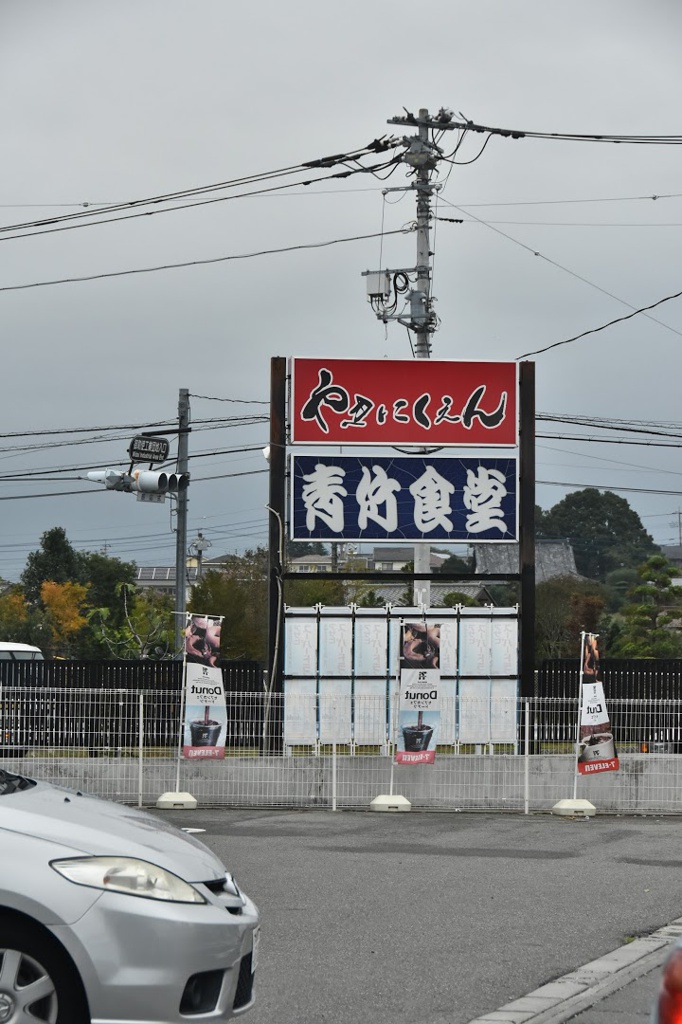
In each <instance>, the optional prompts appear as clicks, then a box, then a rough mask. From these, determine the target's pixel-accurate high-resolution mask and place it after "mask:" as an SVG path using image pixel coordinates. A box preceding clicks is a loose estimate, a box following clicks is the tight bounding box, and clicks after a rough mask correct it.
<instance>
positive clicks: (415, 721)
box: [395, 621, 441, 764]
mask: <svg viewBox="0 0 682 1024" xmlns="http://www.w3.org/2000/svg"><path fill="white" fill-rule="evenodd" d="M440 633H441V627H440V625H439V624H438V625H436V624H433V625H427V624H426V622H424V621H422V622H405V621H404V622H403V623H402V625H401V630H400V681H399V691H398V693H399V696H398V721H397V726H396V733H397V736H396V751H395V762H396V764H433V763H434V761H435V759H436V744H437V742H438V727H439V725H440V716H441V709H440Z"/></svg>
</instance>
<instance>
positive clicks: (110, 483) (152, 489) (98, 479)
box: [88, 469, 189, 494]
mask: <svg viewBox="0 0 682 1024" xmlns="http://www.w3.org/2000/svg"><path fill="white" fill-rule="evenodd" d="M88 480H93V481H94V482H95V483H97V484H104V486H105V487H106V488H107V489H108V490H110V491H128V493H132V492H133V491H137V492H139V493H141V494H166V493H167V492H170V493H171V494H177V493H178V491H185V490H187V487H188V485H189V473H164V472H159V473H156V472H153V471H152V470H148V469H136V470H134V472H133V473H132V474H129V473H121V472H120V470H117V469H98V470H93V471H91V472H89V473H88Z"/></svg>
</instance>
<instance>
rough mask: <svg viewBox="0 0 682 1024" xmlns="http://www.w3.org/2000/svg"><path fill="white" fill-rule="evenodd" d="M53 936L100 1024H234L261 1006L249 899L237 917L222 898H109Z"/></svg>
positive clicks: (254, 925)
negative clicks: (186, 900)
mask: <svg viewBox="0 0 682 1024" xmlns="http://www.w3.org/2000/svg"><path fill="white" fill-rule="evenodd" d="M242 895H244V894H242ZM52 930H53V932H54V934H55V936H56V937H57V938H58V939H59V941H60V942H61V943H62V945H64V946H65V947H66V949H67V950H68V952H69V953H70V955H71V957H72V959H73V961H74V963H75V964H76V967H77V968H78V970H79V972H80V975H81V978H82V980H83V985H84V987H85V991H86V995H87V998H88V1003H89V1007H90V1014H91V1018H92V1024H188V1022H191V1021H192V1020H193V1019H197V1018H198V1019H200V1020H201V1021H210V1022H213V1021H226V1020H229V1019H230V1018H231V1017H233V1016H235V1015H237V1014H241V1013H244V1012H245V1011H246V1010H248V1009H249V1008H250V1007H251V1006H252V1005H253V1001H254V988H253V981H254V972H255V958H256V955H255V951H254V945H255V942H256V941H257V938H258V935H259V917H258V910H257V908H256V907H255V905H254V904H253V903H252V902H251V900H249V899H248V897H246V896H244V907H243V909H242V912H241V913H240V914H238V915H236V914H233V913H230V912H229V911H228V910H227V908H226V906H225V905H223V904H221V902H220V900H219V898H215V899H212V900H211V901H210V902H208V903H206V904H196V903H193V904H188V903H165V902H163V901H159V900H150V899H143V898H139V897H135V896H128V895H123V894H119V893H114V892H106V893H102V895H101V896H100V897H99V899H97V901H96V902H95V903H94V904H93V906H92V907H91V908H90V909H89V910H88V911H87V912H86V913H85V914H84V915H83V916H82V917H81V918H80V919H79V920H78V921H77V922H76V923H75V924H71V925H68V926H56V927H53V929H52ZM254 935H255V936H256V938H255V939H254ZM188 985H191V986H192V991H191V992H189V991H188ZM188 998H189V1004H188ZM183 1000H184V1006H183V1008H182V1011H181V1004H183ZM197 1000H198V1001H197ZM192 1001H193V1002H192ZM190 1004H191V1005H190ZM192 1006H194V1009H192ZM197 1006H198V1007H199V1008H198V1009H197V1008H196V1007H197Z"/></svg>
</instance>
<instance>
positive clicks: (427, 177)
mask: <svg viewBox="0 0 682 1024" xmlns="http://www.w3.org/2000/svg"><path fill="white" fill-rule="evenodd" d="M451 119H452V114H451V113H450V112H449V111H445V110H440V111H439V113H438V115H437V117H436V118H431V117H430V116H429V112H428V110H426V109H423V108H422V109H421V110H420V111H419V116H418V117H417V118H415V117H414V116H413V115H412V114H407V116H406V117H394V118H391V119H390V120H389V122H388V123H389V124H398V125H412V126H416V127H417V129H418V134H417V135H414V136H411V137H409V138H404V139H403V143H404V145H405V146H406V151H405V153H404V154H403V161H404V162H405V163H406V164H408V165H409V166H410V167H412V168H413V170H414V177H415V180H414V183H413V184H412V185H410V186H406V187H407V188H408V189H409V188H412V189H414V191H415V193H416V197H417V221H416V232H417V264H416V266H415V267H411V268H409V269H407V270H405V269H404V268H403V269H401V270H399V271H398V270H385V271H384V270H382V269H381V268H380V271H379V273H378V274H377V273H370V272H368V273H367V274H366V276H367V278H368V282H367V283H368V289H367V290H368V295H369V298H370V301H372V304H373V307H374V309H375V311H376V315H377V317H378V318H379V319H380V320H383V321H384V323H386V322H387V321H388V320H397V321H398V322H399V323H401V324H403V325H404V326H405V327H407V328H408V330H409V331H411V332H412V335H413V337H414V339H415V340H414V344H413V351H414V356H415V358H416V359H428V358H429V357H430V355H431V339H432V337H433V333H434V331H435V329H436V315H435V312H434V309H433V296H432V294H431V283H432V274H431V257H432V256H433V253H432V252H431V243H430V230H431V218H432V214H431V197H432V195H433V193H434V192H435V191H437V190H438V189H439V188H440V187H441V186H440V184H439V183H438V182H437V181H435V180H434V179H433V175H434V172H435V171H436V169H437V167H438V162H439V160H440V159H441V157H442V151H441V150H440V148H439V147H438V146H437V145H436V144H435V142H433V141H432V140H431V139H430V138H429V134H430V132H431V131H433V130H434V129H438V130H443V129H445V128H447V127H448V126H449V122H450V121H451ZM386 191H394V190H393V189H387V190H386ZM395 191H403V189H396V190H395ZM399 274H400V275H403V276H407V277H408V280H409V281H410V288H409V290H408V291H407V301H408V303H409V315H407V316H406V314H407V313H408V311H407V310H405V311H401V312H399V313H395V314H392V313H388V312H387V310H386V306H387V305H388V304H389V302H390V301H391V291H392V290H393V291H394V293H395V300H396V302H397V298H398V293H397V289H396V279H397V275H399ZM377 282H378V283H377ZM377 289H378V290H377ZM373 300H374V301H373ZM430 571H431V548H430V546H429V544H428V543H424V542H422V541H419V542H417V543H415V545H414V572H415V574H417V573H421V574H422V575H423V574H424V573H429V572H430ZM413 600H414V603H415V605H417V606H419V605H423V606H424V607H430V605H431V583H430V581H429V580H419V579H415V580H414V583H413Z"/></svg>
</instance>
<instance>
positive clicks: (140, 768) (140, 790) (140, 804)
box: [137, 693, 144, 807]
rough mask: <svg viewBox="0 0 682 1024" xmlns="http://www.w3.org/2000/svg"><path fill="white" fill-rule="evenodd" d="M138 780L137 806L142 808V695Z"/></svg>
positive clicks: (142, 703)
mask: <svg viewBox="0 0 682 1024" xmlns="http://www.w3.org/2000/svg"><path fill="white" fill-rule="evenodd" d="M138 732H139V735H138V748H137V749H138V778H137V806H138V807H142V775H143V772H142V768H143V746H144V694H143V693H141V694H140V714H139V720H138Z"/></svg>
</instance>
